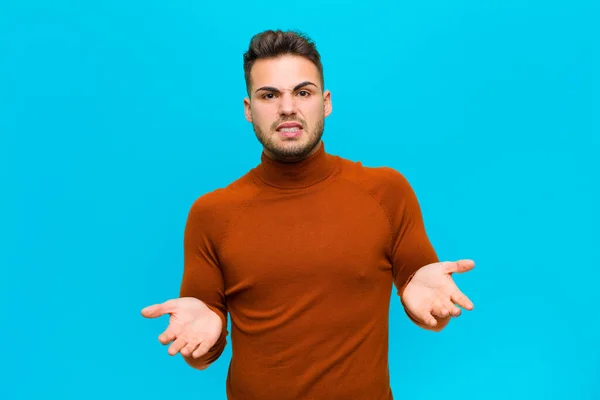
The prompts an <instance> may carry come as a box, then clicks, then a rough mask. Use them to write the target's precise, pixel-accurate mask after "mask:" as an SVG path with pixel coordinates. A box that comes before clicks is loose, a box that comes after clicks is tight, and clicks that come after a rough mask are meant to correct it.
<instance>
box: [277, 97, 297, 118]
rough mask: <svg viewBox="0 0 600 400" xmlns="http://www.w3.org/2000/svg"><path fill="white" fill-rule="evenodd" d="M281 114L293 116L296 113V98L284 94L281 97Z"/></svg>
mask: <svg viewBox="0 0 600 400" xmlns="http://www.w3.org/2000/svg"><path fill="white" fill-rule="evenodd" d="M279 113H280V114H281V115H291V114H295V113H296V98H295V97H294V96H293V95H292V94H289V93H284V94H283V95H281V100H280V102H279Z"/></svg>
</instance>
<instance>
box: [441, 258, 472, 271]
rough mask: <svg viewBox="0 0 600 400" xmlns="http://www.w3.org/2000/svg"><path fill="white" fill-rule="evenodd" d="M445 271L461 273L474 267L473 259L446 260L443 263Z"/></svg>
mask: <svg viewBox="0 0 600 400" xmlns="http://www.w3.org/2000/svg"><path fill="white" fill-rule="evenodd" d="M445 266H446V272H447V273H449V274H453V273H455V272H456V273H459V274H460V273H463V272H467V271H470V270H472V269H473V268H475V261H473V260H458V261H456V262H452V261H448V262H446V263H445Z"/></svg>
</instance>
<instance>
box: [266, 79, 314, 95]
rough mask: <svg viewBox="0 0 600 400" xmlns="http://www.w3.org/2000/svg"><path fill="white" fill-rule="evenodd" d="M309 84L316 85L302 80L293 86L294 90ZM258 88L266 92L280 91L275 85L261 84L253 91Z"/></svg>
mask: <svg viewBox="0 0 600 400" xmlns="http://www.w3.org/2000/svg"><path fill="white" fill-rule="evenodd" d="M309 85H313V86H314V87H318V86H317V85H315V84H314V83H312V82H310V81H304V82H302V83H299V84H297V85H296V86H294V92H295V91H296V90H298V89H300V88H301V87H304V86H309ZM260 90H266V91H268V92H273V93H280V90H279V89H277V88H275V87H273V86H263V87H260V88H258V89H256V91H255V92H254V93H256V92H258V91H260Z"/></svg>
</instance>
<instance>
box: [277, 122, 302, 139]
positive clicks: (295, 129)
mask: <svg viewBox="0 0 600 400" xmlns="http://www.w3.org/2000/svg"><path fill="white" fill-rule="evenodd" d="M301 130H302V125H301V124H300V123H298V122H284V123H283V124H280V125H279V126H278V127H277V132H279V133H281V135H282V136H285V137H288V138H290V137H295V136H297V135H299V134H300V131H301Z"/></svg>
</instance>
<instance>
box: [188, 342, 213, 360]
mask: <svg viewBox="0 0 600 400" xmlns="http://www.w3.org/2000/svg"><path fill="white" fill-rule="evenodd" d="M210 347H211V346H210V345H209V344H208V343H207V342H201V343H200V345H199V346H198V348H197V349H196V350H194V352H193V353H192V357H194V358H200V357H202V356H203V355H205V354H206V353H208V351H209V350H210Z"/></svg>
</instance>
